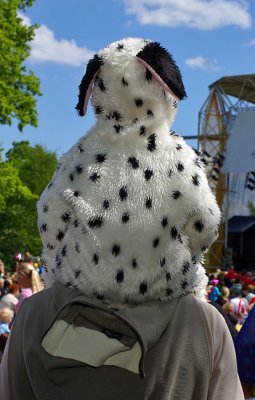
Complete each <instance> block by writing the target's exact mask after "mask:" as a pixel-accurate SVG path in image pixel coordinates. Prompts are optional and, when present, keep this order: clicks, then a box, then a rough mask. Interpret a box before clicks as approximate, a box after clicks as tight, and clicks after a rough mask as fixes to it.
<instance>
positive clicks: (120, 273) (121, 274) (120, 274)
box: [115, 269, 124, 283]
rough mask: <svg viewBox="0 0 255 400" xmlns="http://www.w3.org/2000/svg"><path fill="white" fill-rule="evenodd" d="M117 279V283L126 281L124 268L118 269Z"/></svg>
mask: <svg viewBox="0 0 255 400" xmlns="http://www.w3.org/2000/svg"><path fill="white" fill-rule="evenodd" d="M115 279H116V281H117V283H121V282H123V281H124V272H123V271H122V269H119V270H118V272H117V274H116V277H115Z"/></svg>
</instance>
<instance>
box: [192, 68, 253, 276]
mask: <svg viewBox="0 0 255 400" xmlns="http://www.w3.org/2000/svg"><path fill="white" fill-rule="evenodd" d="M209 90H210V93H209V96H208V97H207V99H206V101H205V102H204V104H203V106H202V108H201V110H200V112H199V124H198V147H199V151H200V153H201V157H202V160H203V161H204V163H205V165H206V171H207V174H208V179H209V185H210V187H211V189H212V190H213V192H214V193H215V195H216V198H217V202H218V204H219V206H220V207H221V210H222V215H223V217H222V224H221V226H220V234H219V238H218V240H217V242H216V243H215V244H214V245H213V246H212V247H211V249H210V250H209V252H208V255H207V259H206V263H207V266H208V267H211V268H214V267H222V266H224V265H223V260H227V262H229V263H231V249H229V247H228V220H229V219H230V218H231V217H232V216H233V215H249V214H250V210H251V209H252V204H253V205H255V123H252V121H254V122H255V118H254V117H255V74H251V75H239V76H226V77H223V78H221V79H219V80H217V81H216V82H214V83H212V84H211V85H210V86H209ZM244 113H246V114H244ZM244 121H245V122H244ZM252 124H253V125H252ZM234 132H235V136H237V139H235V141H234V142H233V143H234V145H233V144H231V146H229V143H230V139H231V135H234ZM245 135H246V136H247V135H248V136H249V138H248V139H249V140H250V143H251V144H253V148H250V146H248V149H246V151H248V153H249V154H248V153H247V157H248V158H249V162H248V163H247V165H246V163H243V162H241V163H239V164H240V165H237V162H233V159H234V160H235V155H236V156H237V155H238V154H239V151H240V148H241V146H242V144H243V143H247V142H246V139H247V138H246V137H244V136H245ZM248 136H247V137H248ZM230 153H231V154H230ZM247 157H246V156H245V157H244V156H243V158H242V160H244V159H245V160H247ZM230 158H231V160H230ZM227 159H228V160H227ZM236 160H237V157H236ZM253 160H254V162H253ZM227 161H228V162H227ZM226 163H227V164H228V165H231V166H230V167H228V168H226V167H225V164H226ZM234 164H235V168H233V165H234ZM251 165H252V166H253V168H252V167H251ZM225 266H226V265H225Z"/></svg>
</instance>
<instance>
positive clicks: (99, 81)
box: [97, 78, 106, 92]
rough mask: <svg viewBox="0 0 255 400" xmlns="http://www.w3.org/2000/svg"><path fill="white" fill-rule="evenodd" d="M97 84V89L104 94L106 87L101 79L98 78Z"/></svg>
mask: <svg viewBox="0 0 255 400" xmlns="http://www.w3.org/2000/svg"><path fill="white" fill-rule="evenodd" d="M97 83H98V87H99V89H100V90H101V91H102V92H105V90H106V87H105V85H104V81H103V79H101V78H98V80H97Z"/></svg>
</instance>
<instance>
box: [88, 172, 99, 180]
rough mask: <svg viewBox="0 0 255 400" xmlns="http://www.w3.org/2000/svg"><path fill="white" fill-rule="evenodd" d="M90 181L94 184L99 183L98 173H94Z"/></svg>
mask: <svg viewBox="0 0 255 400" xmlns="http://www.w3.org/2000/svg"><path fill="white" fill-rule="evenodd" d="M89 179H90V180H91V181H92V182H94V183H95V182H99V179H100V175H98V173H97V172H94V174H92V175H90V177H89Z"/></svg>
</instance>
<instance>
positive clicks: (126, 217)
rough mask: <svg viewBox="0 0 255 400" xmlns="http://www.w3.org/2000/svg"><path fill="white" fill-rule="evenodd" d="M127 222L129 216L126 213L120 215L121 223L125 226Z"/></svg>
mask: <svg viewBox="0 0 255 400" xmlns="http://www.w3.org/2000/svg"><path fill="white" fill-rule="evenodd" d="M128 221H129V214H128V213H127V212H125V213H124V214H123V215H122V222H123V224H126V223H127V222H128Z"/></svg>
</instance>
